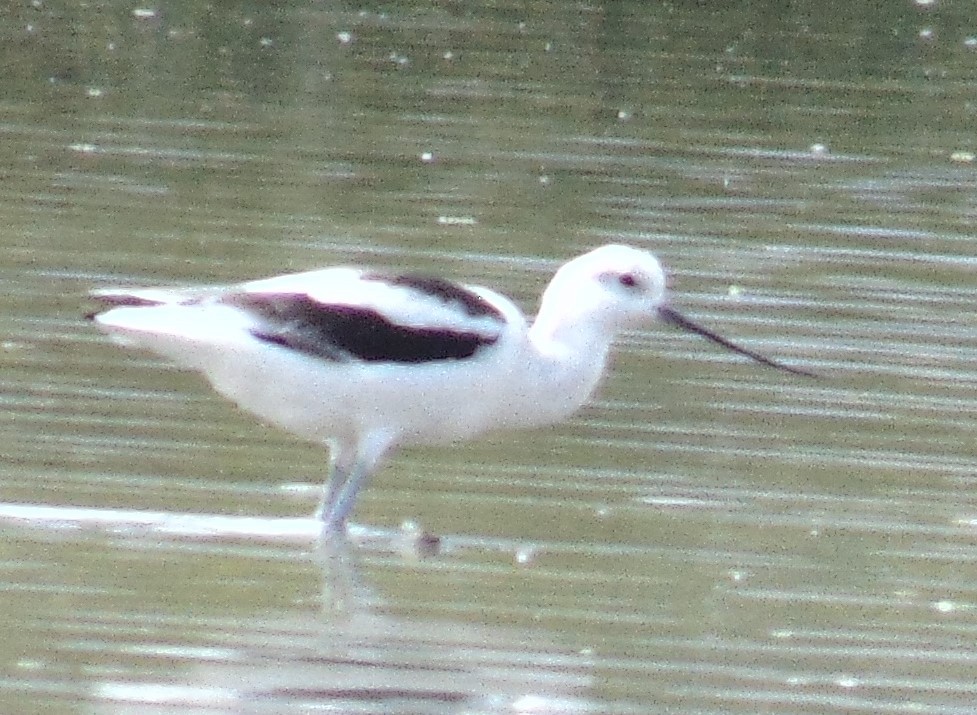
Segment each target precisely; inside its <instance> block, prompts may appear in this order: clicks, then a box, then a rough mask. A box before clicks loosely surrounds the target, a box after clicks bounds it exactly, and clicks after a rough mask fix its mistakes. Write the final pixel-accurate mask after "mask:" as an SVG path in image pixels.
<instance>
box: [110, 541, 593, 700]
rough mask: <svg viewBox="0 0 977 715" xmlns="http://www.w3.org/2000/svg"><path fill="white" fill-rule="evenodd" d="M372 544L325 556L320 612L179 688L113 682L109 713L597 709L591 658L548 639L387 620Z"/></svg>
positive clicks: (212, 657) (259, 637)
mask: <svg viewBox="0 0 977 715" xmlns="http://www.w3.org/2000/svg"><path fill="white" fill-rule="evenodd" d="M391 543H393V542H391ZM420 543H422V544H424V543H425V541H424V540H423V539H422V540H421V542H420ZM361 547H362V544H359V545H358V546H357V547H356V548H350V545H349V543H348V542H346V541H345V540H342V539H331V540H329V541H328V542H327V543H325V544H320V546H319V547H318V548H317V549H316V551H315V554H314V557H315V559H316V560H317V561H318V563H319V565H320V566H321V568H322V575H323V589H322V602H321V608H320V609H319V610H318V612H315V613H312V612H310V613H308V614H301V613H299V614H296V613H293V614H290V615H289V616H287V617H275V616H273V615H272V616H268V617H266V618H256V619H255V620H254V621H252V622H248V623H242V624H241V625H240V627H239V628H238V629H237V630H236V631H234V632H228V633H225V634H224V636H225V638H224V639H223V640H222V642H220V643H215V644H214V647H213V648H212V649H206V652H204V651H201V652H199V653H197V657H199V659H200V661H201V662H200V663H199V664H196V665H193V666H191V667H190V668H189V669H187V670H186V671H185V672H183V673H181V674H180V675H177V676H176V677H173V678H172V679H166V680H155V681H154V682H138V683H137V682H112V683H102V684H101V685H99V686H98V687H97V689H96V702H97V704H96V708H97V712H98V713H112V714H113V715H119V714H121V713H133V714H135V713H139V714H140V715H147V714H149V715H153V714H155V713H168V714H172V713H176V712H179V713H190V714H196V713H200V714H201V715H203V713H210V714H213V713H245V714H251V713H253V714H255V715H260V714H265V713H268V714H270V713H276V714H277V713H307V712H335V713H432V714H439V713H526V712H531V713H581V712H593V707H592V701H590V700H588V699H587V693H588V690H589V685H590V681H591V672H592V666H591V663H590V660H589V658H588V657H587V656H584V655H580V654H577V653H573V652H571V651H569V650H568V649H559V648H557V647H556V646H551V645H550V644H549V643H547V638H546V635H545V634H541V633H539V632H525V631H519V630H517V629H513V628H495V627H487V626H484V625H473V624H470V623H452V622H440V621H422V620H407V619H404V618H399V617H395V616H392V615H390V614H388V613H384V612H383V611H384V608H383V603H382V601H381V599H380V598H379V597H378V595H377V594H376V592H375V591H374V590H373V589H371V588H370V587H369V586H368V585H366V584H365V583H364V580H363V578H362V573H361V572H360V570H359V569H358V568H357V563H356V562H357V557H358V556H359V555H360V554H361V553H362V548H361ZM393 548H399V547H397V546H394V547H393ZM171 650H172V649H170V651H171ZM172 656H173V654H172V652H167V653H160V654H159V658H160V664H161V667H160V669H159V670H160V672H164V670H165V672H168V673H172V670H171V668H172ZM194 659H195V658H194V656H193V654H188V658H187V660H189V661H190V662H193V660H194Z"/></svg>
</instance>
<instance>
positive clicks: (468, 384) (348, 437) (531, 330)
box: [92, 245, 809, 533]
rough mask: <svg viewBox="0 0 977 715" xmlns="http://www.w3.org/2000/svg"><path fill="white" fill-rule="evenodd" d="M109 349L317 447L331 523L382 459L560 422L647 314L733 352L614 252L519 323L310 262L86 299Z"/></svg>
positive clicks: (661, 281) (637, 261)
mask: <svg viewBox="0 0 977 715" xmlns="http://www.w3.org/2000/svg"><path fill="white" fill-rule="evenodd" d="M93 296H94V297H95V298H96V299H97V300H98V301H100V302H101V303H103V304H104V305H105V306H107V309H106V310H104V312H100V313H96V314H93V316H92V317H93V318H94V320H95V322H96V323H97V324H98V325H99V327H101V328H102V329H103V330H105V331H106V332H108V333H109V334H111V335H112V336H113V337H115V338H117V339H118V340H120V341H121V342H123V343H125V344H129V345H134V346H137V347H141V348H146V349H149V350H151V351H154V352H156V353H158V354H160V355H164V356H166V357H167V358H169V359H171V360H173V361H174V362H175V363H176V364H178V365H180V366H182V367H185V368H189V369H192V370H197V371H199V372H201V373H203V374H204V375H205V376H206V377H207V379H208V380H210V382H211V384H212V385H213V386H214V388H215V389H216V390H217V391H218V392H219V393H221V394H222V395H224V396H225V397H227V398H229V399H231V400H233V401H234V402H236V403H237V404H238V405H240V406H241V407H244V408H245V409H247V410H250V411H251V412H253V413H255V414H256V415H258V416H259V417H261V418H262V419H264V420H266V421H268V422H270V423H272V424H275V425H277V426H279V427H281V428H283V429H285V430H287V431H289V432H292V433H294V434H296V435H299V436H301V437H304V438H306V439H310V440H313V441H316V442H319V443H322V444H325V445H328V447H329V449H330V453H331V457H332V473H331V475H330V478H329V481H328V483H327V485H326V490H325V493H324V497H323V500H322V504H321V505H320V508H319V511H318V513H317V514H318V517H319V518H320V519H322V521H323V530H324V532H326V533H329V532H334V531H338V530H341V529H343V528H344V525H345V521H346V518H347V516H348V514H349V512H350V511H351V509H352V508H353V504H354V502H355V499H356V495H357V493H358V491H359V489H360V488H361V486H362V485H363V483H364V482H365V481H366V479H367V477H368V476H369V475H370V474H371V473H372V472H373V471H374V470H375V469H376V468H377V466H378V465H379V463H380V461H381V460H382V459H383V458H384V457H385V456H386V455H388V454H389V453H390V452H391V451H392V450H393V449H395V448H397V447H399V446H402V445H408V444H443V443H448V442H453V441H457V440H462V439H468V438H471V437H474V436H476V435H478V434H481V433H483V432H486V431H488V430H494V429H506V428H521V427H533V426H538V425H544V424H549V423H553V422H557V421H560V420H562V419H564V418H566V417H567V416H569V415H570V414H571V413H573V412H574V411H575V410H576V409H577V408H578V407H579V406H580V405H581V404H583V403H584V402H585V401H586V400H587V398H588V397H589V396H590V395H591V393H592V392H593V390H594V388H595V387H596V385H597V383H598V381H599V380H600V377H601V375H602V373H603V371H604V367H605V364H606V362H607V355H608V351H609V350H610V347H611V343H612V340H613V338H614V336H615V335H616V334H617V333H618V332H619V331H621V330H622V329H625V328H628V327H632V326H636V325H639V324H641V323H643V322H647V321H650V320H653V319H655V318H656V317H657V318H659V319H663V320H664V321H665V322H668V323H671V324H673V325H677V326H678V327H681V328H683V329H687V330H692V331H694V332H697V333H699V334H702V335H704V336H705V337H707V338H709V339H710V340H713V341H715V342H718V343H720V344H722V345H724V346H725V347H727V348H730V349H732V350H734V351H736V352H740V353H742V354H744V355H747V356H748V357H750V358H752V359H755V360H758V361H760V362H763V363H766V364H768V365H772V366H774V367H778V368H781V369H784V370H788V371H790V372H796V373H800V374H809V373H806V372H805V371H803V370H799V369H796V368H789V367H786V366H784V365H781V364H779V363H775V362H773V361H771V360H769V359H768V358H765V357H763V356H761V355H758V354H756V353H753V352H751V351H748V350H745V349H743V348H740V347H739V346H737V345H734V344H732V343H730V342H729V341H727V340H725V339H724V338H722V337H720V336H718V335H716V334H715V333H712V332H711V331H708V330H706V329H705V328H702V327H701V326H699V325H697V324H695V323H693V322H692V321H690V320H689V319H687V318H685V317H684V316H682V315H681V314H679V313H678V312H676V311H675V310H674V309H672V308H669V307H668V306H667V305H666V278H665V272H664V271H663V269H662V267H661V265H660V264H659V262H658V260H657V259H656V258H655V257H654V256H653V255H651V254H650V253H647V252H645V251H640V250H637V249H634V248H630V247H627V246H617V245H610V246H604V247H602V248H598V249H596V250H594V251H591V252H590V253H587V254H585V255H582V256H580V257H578V258H575V259H574V260H572V261H570V262H568V263H566V264H565V265H564V266H563V267H562V268H560V270H559V271H558V272H557V273H556V275H555V276H554V277H553V280H552V281H551V282H550V285H549V286H548V287H547V289H546V291H545V292H544V293H543V298H542V303H541V305H540V308H539V312H538V314H537V316H536V320H535V321H534V322H533V324H532V325H531V326H530V325H528V324H527V321H526V319H525V317H524V316H523V314H522V312H521V311H520V310H519V309H518V308H517V307H516V306H515V305H514V304H513V303H512V302H511V301H510V300H509V299H508V298H506V297H504V296H502V295H500V294H499V293H496V292H494V291H491V290H489V289H487V288H481V287H475V286H461V285H458V284H454V283H450V282H448V281H444V280H441V279H436V278H428V277H420V276H414V275H406V276H405V275H399V274H396V273H387V272H382V271H372V270H367V269H358V268H346V267H342V268H326V269H324V270H318V271H310V272H306V273H296V274H290V275H284V276H278V277H275V278H267V279H264V280H256V281H251V282H248V283H242V284H239V285H235V286H230V287H223V288H202V289H190V290H168V289H156V288H147V289H135V290H112V289H109V290H101V291H96V292H95V293H93Z"/></svg>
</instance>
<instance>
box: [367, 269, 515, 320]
mask: <svg viewBox="0 0 977 715" xmlns="http://www.w3.org/2000/svg"><path fill="white" fill-rule="evenodd" d="M362 279H363V280H365V281H380V282H383V283H389V284H390V285H395V286H400V287H403V288H412V289H414V290H415V291H417V292H418V293H424V294H425V295H428V296H431V297H432V298H437V299H438V300H440V301H442V302H443V303H449V304H450V303H454V304H455V305H457V306H459V307H460V308H461V309H462V310H464V311H465V313H467V314H468V315H470V316H471V317H473V318H495V319H496V320H498V321H500V322H503V321H505V316H504V315H502V312H501V311H500V310H499V309H498V308H496V307H495V306H494V305H492V304H491V303H489V302H488V301H487V300H485V299H484V298H483V297H482V296H480V295H478V294H477V293H472V292H471V291H470V290H468V289H467V288H464V287H462V286H460V285H458V284H457V283H452V282H451V281H448V280H445V279H444V278H435V277H433V276H425V275H419V274H415V273H406V274H387V273H380V272H370V273H364V274H363V276H362Z"/></svg>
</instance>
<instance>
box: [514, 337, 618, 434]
mask: <svg viewBox="0 0 977 715" xmlns="http://www.w3.org/2000/svg"><path fill="white" fill-rule="evenodd" d="M529 344H530V346H531V349H532V350H533V352H534V353H535V355H534V359H533V360H532V362H533V363H534V365H535V369H534V370H533V372H534V373H535V374H534V375H528V376H527V377H528V378H529V380H530V381H531V382H532V383H533V384H534V386H535V387H534V388H533V389H532V392H535V393H536V394H534V395H532V398H531V401H532V403H533V406H534V410H535V411H536V412H537V414H540V410H541V411H542V414H540V417H541V419H540V422H543V423H545V422H557V421H560V420H562V419H564V418H566V417H567V416H569V415H571V414H572V413H574V412H575V411H576V410H577V409H578V408H579V407H580V406H581V405H582V404H583V403H584V402H586V401H587V399H588V398H589V397H590V396H591V394H592V393H593V391H594V389H595V388H596V387H597V384H598V383H599V382H600V378H601V375H602V374H603V372H604V367H605V364H606V362H607V355H608V352H609V349H610V342H609V340H608V338H607V337H606V335H604V334H603V332H602V331H600V330H597V329H593V328H590V326H588V325H586V324H579V323H578V324H576V325H567V324H560V323H558V322H552V321H547V320H544V321H542V322H541V321H539V320H537V321H536V322H535V323H534V324H533V326H532V327H531V328H530V329H529Z"/></svg>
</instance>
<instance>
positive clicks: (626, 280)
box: [617, 273, 638, 288]
mask: <svg viewBox="0 0 977 715" xmlns="http://www.w3.org/2000/svg"><path fill="white" fill-rule="evenodd" d="M617 280H618V283H620V284H621V285H622V286H624V287H625V288H634V287H635V286H636V285H638V279H637V278H635V277H634V274H633V273H622V274H621V275H620V276H618V278H617Z"/></svg>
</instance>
